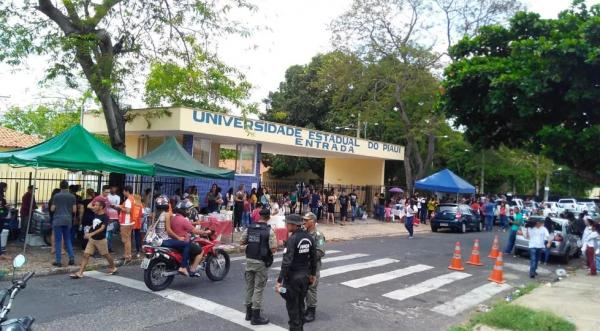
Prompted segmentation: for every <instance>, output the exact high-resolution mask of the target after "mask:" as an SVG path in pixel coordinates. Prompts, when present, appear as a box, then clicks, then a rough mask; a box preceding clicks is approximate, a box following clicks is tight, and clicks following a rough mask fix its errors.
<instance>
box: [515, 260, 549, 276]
mask: <svg viewBox="0 0 600 331" xmlns="http://www.w3.org/2000/svg"><path fill="white" fill-rule="evenodd" d="M504 266H505V267H507V268H509V269H512V270H515V271H521V272H526V273H527V274H529V266H528V265H524V264H517V263H506V262H504ZM537 273H538V274H541V275H548V274H550V270H548V269H545V268H541V267H538V268H537Z"/></svg>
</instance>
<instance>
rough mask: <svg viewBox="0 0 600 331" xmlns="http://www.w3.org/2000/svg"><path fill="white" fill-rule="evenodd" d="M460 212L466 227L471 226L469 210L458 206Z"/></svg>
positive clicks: (471, 217) (471, 220)
mask: <svg viewBox="0 0 600 331" xmlns="http://www.w3.org/2000/svg"><path fill="white" fill-rule="evenodd" d="M460 212H461V213H462V214H463V216H464V219H465V221H466V222H467V225H473V214H472V213H471V208H469V207H467V206H460Z"/></svg>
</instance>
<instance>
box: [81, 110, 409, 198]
mask: <svg viewBox="0 0 600 331" xmlns="http://www.w3.org/2000/svg"><path fill="white" fill-rule="evenodd" d="M145 111H148V110H147V109H139V110H131V111H130V112H132V113H133V114H136V113H137V114H138V115H141V114H142V113H143V112H145ZM167 111H168V113H169V115H168V116H162V117H160V118H144V117H143V116H134V119H133V120H131V121H130V122H128V123H127V124H126V128H125V132H126V153H127V155H128V156H131V157H134V158H139V157H142V156H144V155H145V154H146V153H148V152H150V151H152V150H153V149H154V148H156V147H158V146H160V145H161V144H162V143H163V142H164V140H165V138H166V137H169V136H173V137H175V138H176V139H177V141H178V142H179V143H180V144H181V145H182V146H183V147H184V148H185V150H186V151H187V152H188V153H190V154H191V155H192V156H193V157H194V158H195V159H196V160H198V161H199V162H201V163H202V164H204V165H206V166H209V167H213V168H217V167H218V166H219V160H220V158H221V157H220V155H221V153H222V149H224V150H226V151H227V152H229V155H230V156H231V157H235V165H234V166H233V167H234V170H235V172H236V175H235V180H234V182H233V183H232V182H231V181H227V180H212V179H199V178H186V179H185V187H188V186H190V185H195V186H197V187H198V190H199V193H200V196H201V197H203V196H204V194H206V192H207V191H208V189H209V188H210V185H212V183H217V184H218V185H219V186H221V187H222V188H224V189H225V190H227V188H229V187H236V188H237V186H238V185H240V184H245V186H246V188H247V189H248V190H249V189H250V188H254V187H258V186H260V182H261V178H260V164H261V155H262V154H263V153H271V154H278V155H291V156H300V157H313V158H323V159H325V171H324V178H323V185H330V186H336V185H355V186H382V185H383V184H384V172H385V161H386V160H403V159H404V147H402V146H398V145H393V144H387V143H382V142H377V141H371V140H365V139H359V138H357V137H350V136H347V135H340V134H337V133H330V132H323V131H318V130H312V129H306V128H300V127H295V126H290V125H286V124H280V123H273V122H267V121H262V120H256V119H246V120H245V119H244V118H242V117H238V116H232V115H227V114H219V113H212V112H207V111H202V110H196V109H190V108H170V109H168V110H167ZM83 125H84V127H85V128H86V129H87V130H89V131H90V132H92V133H96V134H102V135H107V134H108V132H107V129H106V124H105V120H104V117H103V116H102V115H97V114H85V116H84V120H83ZM182 186H183V185H182Z"/></svg>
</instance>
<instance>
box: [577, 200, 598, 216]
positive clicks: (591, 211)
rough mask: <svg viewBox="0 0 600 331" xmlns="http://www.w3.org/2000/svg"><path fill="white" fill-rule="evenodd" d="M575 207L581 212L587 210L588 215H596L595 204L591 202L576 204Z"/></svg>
mask: <svg viewBox="0 0 600 331" xmlns="http://www.w3.org/2000/svg"><path fill="white" fill-rule="evenodd" d="M577 206H578V207H579V210H580V211H581V212H583V211H585V210H587V212H588V213H589V214H594V213H596V211H597V210H596V204H595V203H594V202H593V201H586V202H577Z"/></svg>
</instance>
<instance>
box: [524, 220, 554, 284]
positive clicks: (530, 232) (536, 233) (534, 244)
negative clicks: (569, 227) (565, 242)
mask: <svg viewBox="0 0 600 331" xmlns="http://www.w3.org/2000/svg"><path fill="white" fill-rule="evenodd" d="M525 237H526V238H527V239H529V278H535V276H537V272H536V271H537V267H538V261H539V260H540V256H541V254H542V252H543V251H544V247H547V248H550V246H552V240H549V239H550V233H549V232H548V229H546V227H545V226H544V219H543V218H538V219H537V220H536V223H535V227H533V228H527V230H526V231H525ZM546 240H547V241H548V244H546V245H545V244H544V241H546Z"/></svg>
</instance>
